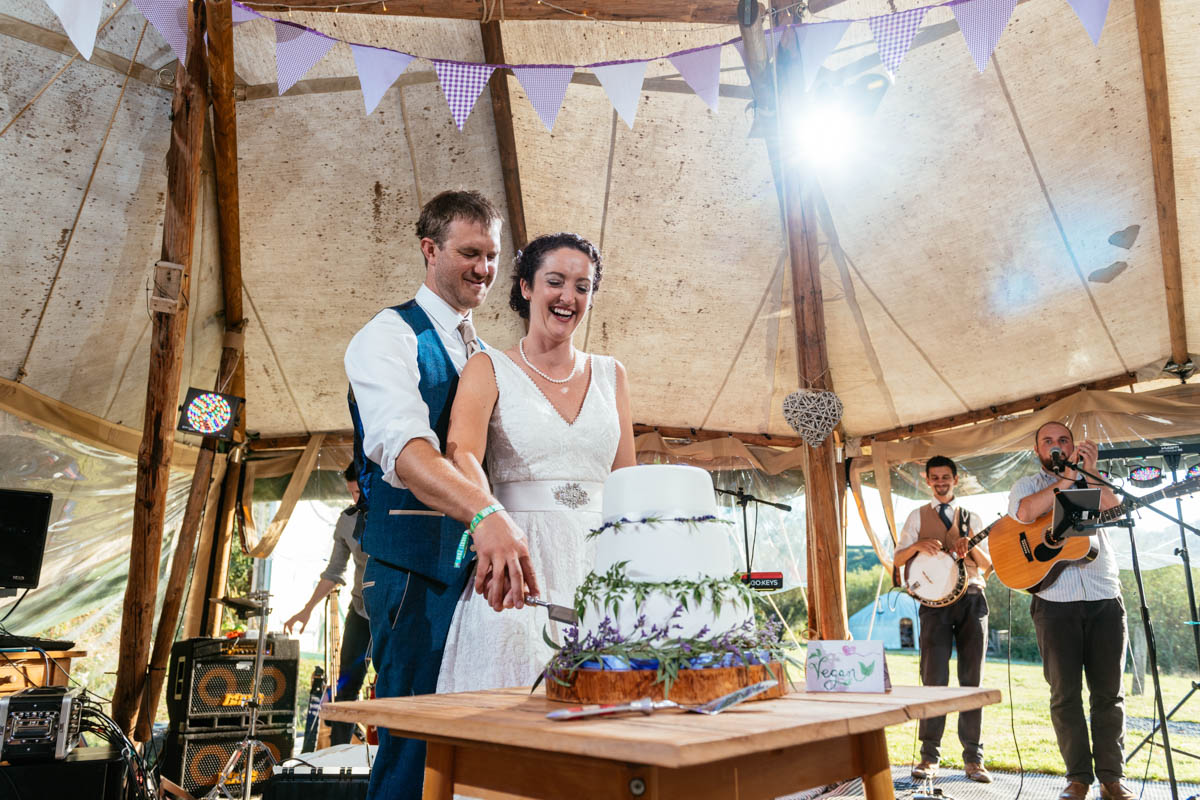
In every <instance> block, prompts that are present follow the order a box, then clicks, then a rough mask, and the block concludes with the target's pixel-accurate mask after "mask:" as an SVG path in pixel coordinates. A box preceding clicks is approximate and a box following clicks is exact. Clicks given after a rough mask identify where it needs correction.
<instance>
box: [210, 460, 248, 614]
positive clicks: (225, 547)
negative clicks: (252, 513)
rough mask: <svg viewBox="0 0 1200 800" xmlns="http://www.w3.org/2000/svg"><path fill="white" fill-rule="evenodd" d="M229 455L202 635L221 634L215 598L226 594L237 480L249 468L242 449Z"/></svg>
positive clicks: (216, 530)
mask: <svg viewBox="0 0 1200 800" xmlns="http://www.w3.org/2000/svg"><path fill="white" fill-rule="evenodd" d="M230 455H231V460H230V462H229V464H228V466H227V468H226V470H225V481H224V483H223V485H222V486H221V513H220V514H219V515H218V517H217V520H216V525H214V526H213V538H212V550H211V551H210V554H209V559H208V564H209V569H208V574H207V575H206V576H205V590H204V598H203V607H202V608H201V617H200V619H201V622H200V631H199V633H198V635H199V636H217V635H219V634H220V633H221V608H220V607H219V606H217V605H216V603H215V601H216V600H217V599H219V598H222V597H224V596H225V584H226V583H228V581H229V548H230V546H231V545H232V543H233V523H234V520H235V518H236V515H237V506H238V503H240V502H241V500H240V498H239V497H238V483H239V482H240V481H241V478H242V470H244V469H245V468H246V462H245V460H244V459H243V458H242V457H241V449H240V448H239V449H237V450H234V451H233V452H232V453H231V454H230Z"/></svg>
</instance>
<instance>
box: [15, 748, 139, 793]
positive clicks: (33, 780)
mask: <svg viewBox="0 0 1200 800" xmlns="http://www.w3.org/2000/svg"><path fill="white" fill-rule="evenodd" d="M0 770H3V772H4V774H5V775H6V776H7V777H8V779H9V780H8V781H0V787H4V788H2V789H0V797H6V796H7V795H8V793H9V792H15V793H16V794H15V795H14V796H15V797H23V798H35V797H36V798H58V797H69V798H71V800H122V798H123V797H124V796H125V760H124V759H123V758H122V757H121V749H120V748H119V747H114V746H112V745H107V746H102V747H76V748H75V749H74V750H72V751H71V752H70V753H69V754H68V755H67V757H66V758H65V759H61V760H55V759H49V760H47V761H43V762H40V763H36V764H9V765H8V766H4V767H0Z"/></svg>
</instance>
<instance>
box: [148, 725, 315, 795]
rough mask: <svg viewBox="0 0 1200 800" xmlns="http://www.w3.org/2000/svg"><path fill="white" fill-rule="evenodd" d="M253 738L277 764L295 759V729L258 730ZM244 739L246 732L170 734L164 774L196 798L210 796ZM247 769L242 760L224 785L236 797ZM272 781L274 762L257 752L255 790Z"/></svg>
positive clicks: (291, 727) (285, 727) (291, 726)
mask: <svg viewBox="0 0 1200 800" xmlns="http://www.w3.org/2000/svg"><path fill="white" fill-rule="evenodd" d="M254 736H255V738H256V739H258V740H259V741H260V742H262V743H263V744H265V745H266V746H267V750H269V751H270V753H271V755H272V756H273V757H274V758H275V761H276V762H280V761H283V760H284V759H288V758H291V757H292V748H293V746H294V744H295V738H296V729H295V726H293V725H284V726H278V727H271V728H259V729H258V730H257V731H256V732H255V735H254ZM245 737H246V729H242V730H223V731H213V732H209V733H179V732H178V731H171V733H170V735H168V736H167V743H166V746H165V747H164V748H163V755H162V764H163V768H162V774H163V775H164V776H166V777H167V778H170V779H171V780H173V781H175V782H176V783H177V784H179V785H180V786H182V787H183V788H184V789H185V790H187V791H188V792H189V793H190V794H191V795H192V796H193V797H200V796H202V795H204V794H207V793H208V790H209V789H211V788H212V787H213V786H215V785H216V783H217V777H218V776H219V775H220V774H221V770H222V769H224V768H225V764H227V763H228V762H229V756H230V755H232V754H233V751H234V750H235V749H236V748H237V746H238V742H240V741H242V739H244V738H245ZM245 769H246V761H245V758H244V757H243V758H241V759H239V760H238V765H237V768H236V769H235V770H234V774H233V775H231V776H230V778H229V780H228V781H226V783H225V788H226V789H228V790H229V793H230V794H232V795H234V796H235V797H237V796H240V795H241V791H242V780H243V777H244V776H245ZM270 777H271V761H270V759H268V758H267V754H266V753H264V752H263V751H262V749H261V748H256V749H255V751H254V776H253V778H252V784H251V786H252V788H253V787H261V784H262V783H263V782H264V781H266V780H268V779H270Z"/></svg>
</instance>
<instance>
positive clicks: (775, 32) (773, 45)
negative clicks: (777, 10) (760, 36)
mask: <svg viewBox="0 0 1200 800" xmlns="http://www.w3.org/2000/svg"><path fill="white" fill-rule="evenodd" d="M787 29H788V26H787V25H782V26H780V27H778V28H771V29H770V30H768V31H766V39H767V51H768V52H769V53H770V57H771V58H774V57H775V51H776V50H778V49H779V41H780V40H781V39H782V38H783V33H784V31H786V30H787ZM733 48H734V49H735V50H737V51H738V55H739V56H741V57H742V63H743V64H745V63H746V46H745V45H744V44H742V40H741V39H738V40H737V41H736V42H734V43H733Z"/></svg>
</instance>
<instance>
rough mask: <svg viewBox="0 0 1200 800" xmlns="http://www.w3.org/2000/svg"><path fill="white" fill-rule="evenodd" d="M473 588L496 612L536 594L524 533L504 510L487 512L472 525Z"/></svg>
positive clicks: (523, 601) (519, 606) (537, 591)
mask: <svg viewBox="0 0 1200 800" xmlns="http://www.w3.org/2000/svg"><path fill="white" fill-rule="evenodd" d="M474 538H475V553H476V555H477V556H478V558H479V562H478V564H477V565H476V567H475V591H476V592H477V593H478V594H482V595H484V596H485V597H486V598H487V602H488V605H490V606H491V607H492V608H493V609H494V610H496V611H503V610H504V609H505V608H521V607H523V606H524V605H525V595H526V594H532V595H540V594H541V589H540V588H539V587H538V582H537V575H536V574H535V573H534V570H533V563H532V562H531V561H530V560H529V548H528V547H527V546H526V545H525V535H524V534H523V533H522V532H521V530H520V528H518V527H517V526H516V524H514V523H513V521H512V518H511V517H509V516H508V514H507V513H506V512H504V511H499V512H496V513H494V514H490V515H488V516H487V517H485V518H484V519H483V521H482V522H480V523H479V525H478V526H477V527H476V528H475V534H474Z"/></svg>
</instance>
